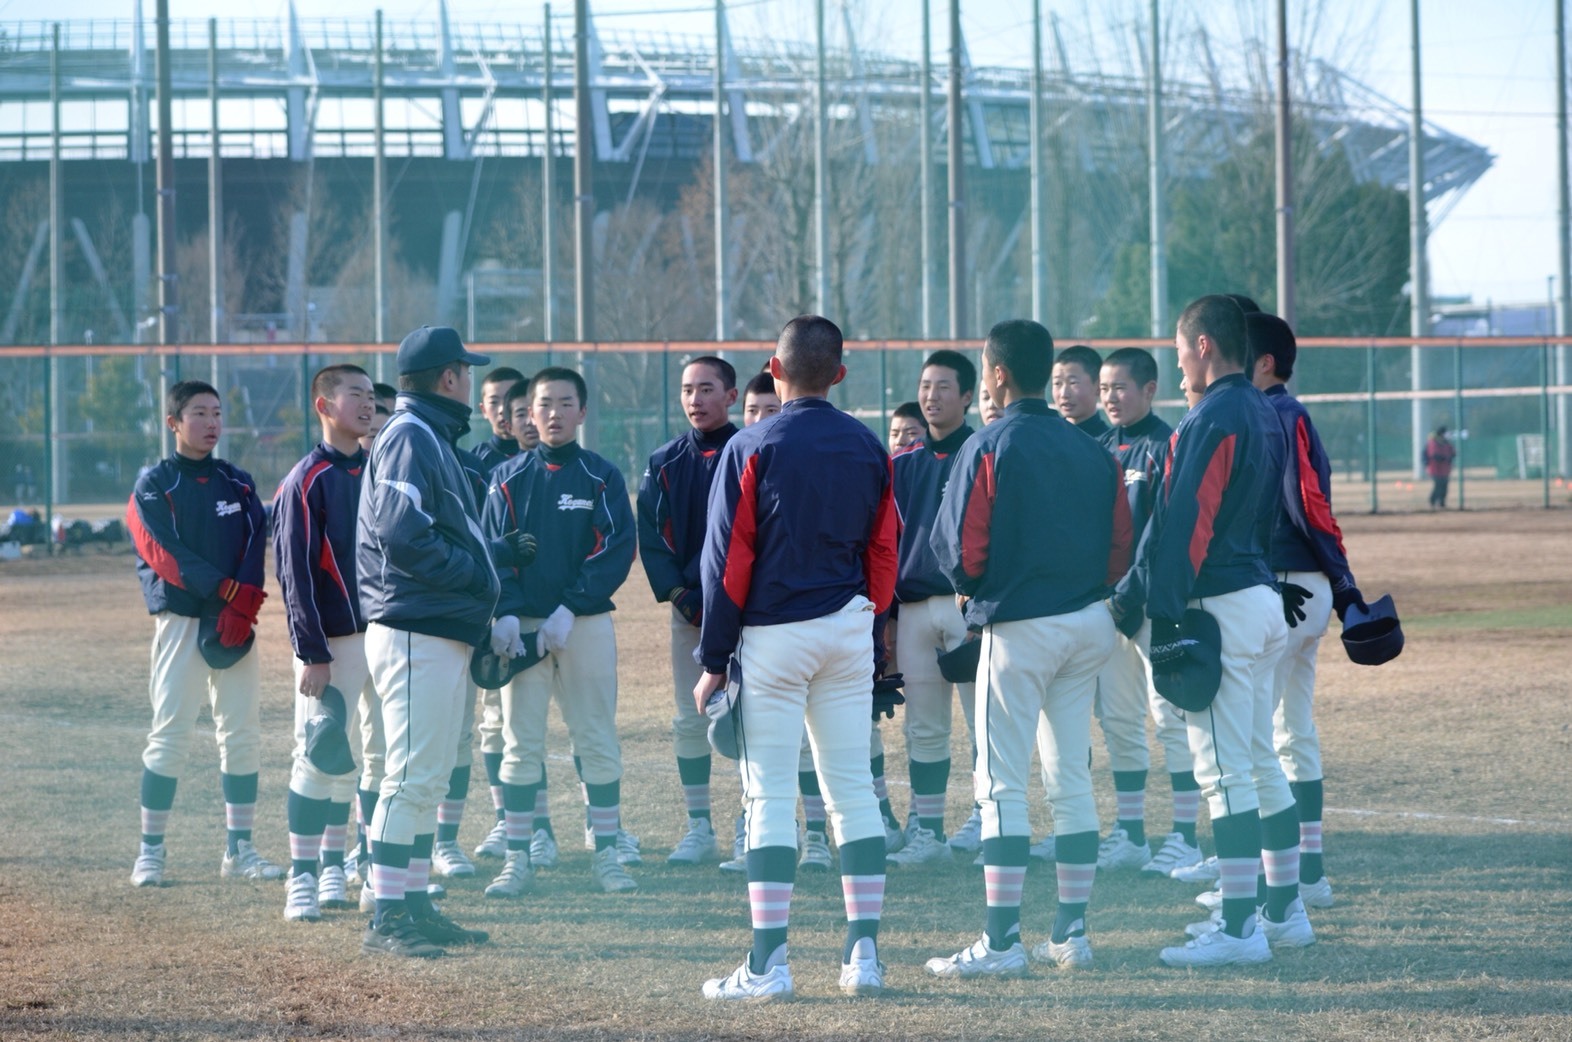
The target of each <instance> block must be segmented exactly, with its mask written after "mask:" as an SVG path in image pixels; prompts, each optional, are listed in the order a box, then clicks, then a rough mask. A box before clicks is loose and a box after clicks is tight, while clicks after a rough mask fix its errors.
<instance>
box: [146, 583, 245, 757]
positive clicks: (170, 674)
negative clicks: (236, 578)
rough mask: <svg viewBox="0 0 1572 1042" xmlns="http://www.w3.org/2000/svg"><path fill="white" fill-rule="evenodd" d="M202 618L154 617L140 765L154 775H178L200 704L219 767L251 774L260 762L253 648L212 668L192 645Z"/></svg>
mask: <svg viewBox="0 0 1572 1042" xmlns="http://www.w3.org/2000/svg"><path fill="white" fill-rule="evenodd" d="M200 625H201V623H200V622H199V620H197V619H193V618H191V617H190V616H187V615H176V614H175V613H174V612H168V611H161V612H159V613H158V614H157V615H155V616H154V617H153V648H152V656H151V659H152V665H151V669H150V671H149V679H148V685H147V688H148V697H149V699H150V700H151V702H152V704H153V726H152V728H151V730H149V731H148V734H147V748H145V749H144V750H143V751H142V764H143V766H145V767H146V768H147V769H148V770H150V771H152V772H153V773H154V774H160V775H163V776H164V777H166V778H178V777H180V773H181V772H182V771H183V770H185V766H186V761H187V760H189V759H190V757H191V740H192V738H193V737H194V736H195V734H196V721H197V715H198V714H199V713H200V712H201V711H202V703H203V702H207V703H209V704H210V705H211V707H212V711H213V728H214V730H215V731H216V732H217V736H218V763H219V770H221V771H223V772H224V773H225V774H256V773H257V770H258V769H259V767H260V766H261V763H262V717H261V708H260V703H261V693H260V686H259V677H260V671H259V669H258V667H257V651H256V649H255V647H253V648H252V650H251V651H250V652H248V653H247V654H246V656H245V657H244V658H242V659H241V660H240V661H239V662H236V663H235V664H234V665H233V666H230V667H229V668H228V669H214V668H213V667H212V666H209V665H208V664H207V660H206V659H204V658H203V657H202V652H201V650H200V649H198V647H197V633H198V629H199V627H200Z"/></svg>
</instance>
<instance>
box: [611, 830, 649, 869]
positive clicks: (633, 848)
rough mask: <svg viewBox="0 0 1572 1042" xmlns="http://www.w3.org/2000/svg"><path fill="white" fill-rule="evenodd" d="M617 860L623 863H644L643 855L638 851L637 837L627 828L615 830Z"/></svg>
mask: <svg viewBox="0 0 1572 1042" xmlns="http://www.w3.org/2000/svg"><path fill="white" fill-rule="evenodd" d="M617 860H618V861H620V862H622V863H623V864H624V865H642V864H644V855H642V854H640V853H639V837H637V836H635V835H634V834H633V833H631V832H629V831H628V830H627V829H618V830H617Z"/></svg>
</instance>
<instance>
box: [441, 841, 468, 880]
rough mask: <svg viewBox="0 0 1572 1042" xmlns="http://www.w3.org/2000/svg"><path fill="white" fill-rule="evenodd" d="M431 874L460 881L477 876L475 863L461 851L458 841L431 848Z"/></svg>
mask: <svg viewBox="0 0 1572 1042" xmlns="http://www.w3.org/2000/svg"><path fill="white" fill-rule="evenodd" d="M431 874H432V875H434V876H446V877H447V878H449V879H458V878H461V877H464V876H472V875H474V874H475V862H473V861H471V860H470V859H469V857H468V855H466V854H465V853H464V851H462V850H460V849H459V845H458V843H457V842H456V841H453V840H449V841H448V842H446V843H438V844H436V845H435V846H433V847H432V848H431Z"/></svg>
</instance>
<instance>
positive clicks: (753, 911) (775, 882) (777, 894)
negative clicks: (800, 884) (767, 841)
mask: <svg viewBox="0 0 1572 1042" xmlns="http://www.w3.org/2000/svg"><path fill="white" fill-rule="evenodd" d="M796 872H797V852H796V851H795V850H794V849H792V848H791V847H759V848H757V849H755V850H750V851H748V914H749V917H750V918H751V919H752V921H753V949H752V951H751V952H750V953H749V955H748V968H749V969H751V970H752V971H753V972H754V973H763V972H765V971H766V970H768V969H769V968H770V967H771V966H773V965H776V964H777V963H780V962H784V961H785V959H786V924H787V921H788V920H789V919H790V918H791V892H792V883H793V881H794V880H795V878H796Z"/></svg>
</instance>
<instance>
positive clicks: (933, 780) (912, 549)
mask: <svg viewBox="0 0 1572 1042" xmlns="http://www.w3.org/2000/svg"><path fill="white" fill-rule="evenodd" d="M976 386H977V367H976V366H974V365H973V364H972V362H971V360H970V359H969V358H967V357H966V356H965V355H963V354H961V353H960V352H959V351H950V350H942V351H935V352H934V353H932V354H930V355H929V356H928V358H927V360H926V361H925V362H924V363H923V368H922V373H921V375H920V377H919V381H918V385H917V398H918V400H919V401H920V402H921V403H922V410H923V416H924V419H925V420H926V421H927V425H928V431H929V436H928V438H927V440H926V441H925V442H922V443H920V444H916V445H914V446H913V447H911V448H910V449H908V450H907V451H905V452H901V453H898V454H897V455H896V456H895V459H894V468H895V508H896V511H897V515H898V517H899V519H900V570H899V572H898V573H897V575H896V580H895V599H896V602H897V608H896V611H897V612H898V614H899V621H898V622H897V627H898V629H897V631H896V632H897V635H898V637H897V641H896V645H897V650H896V654H895V665H896V668H897V669H899V670H900V672H901V674H902V676H904V677H905V680H906V685H905V694H906V711H905V731H906V750H907V756H908V758H909V762H908V768H909V770H910V772H911V773H910V778H911V786H912V808H913V810H914V811H915V812H916V817H917V823H916V827H915V828H914V829H913V830H912V831H911V832H910V833H909V834H908V835H907V837H906V843H905V845H904V846H903V847H902V848H901V849H900V850H897V851H895V852H893V853H891V854H890V855H889V861H890V862H891V863H892V864H897V865H920V864H934V863H947V862H949V861H950V847H949V846H948V844H947V842H946V837H945V832H944V802H945V793H946V791H947V790H948V788H949V784H950V723H951V720H952V706H953V705H954V702H955V694H954V692H953V690H952V685H951V684H950V682H949V681H947V680H945V679H944V677H942V676H941V675H940V674H939V663H938V660H937V658H936V657H935V655H934V652H935V649H939V650H949V649H950V648H953V647H955V646H956V645H958V644H960V643H961V642H962V641H964V640H965V639H966V638H967V631H966V620H965V619H963V618H962V617H961V612H960V609H959V608H957V607H956V604H955V589H954V587H953V586H951V585H950V580H949V577H948V576H947V575H945V573H944V571H943V569H942V568H940V566H939V561H938V558H936V557H935V556H934V553H933V550H932V549H931V548H930V546H929V536H930V535H932V533H933V528H934V521H935V519H936V518H937V517H938V514H939V501H940V499H941V498H942V497H943V495H944V487H945V482H947V481H948V480H949V477H950V465H951V463H952V462H953V461H954V459H955V454H956V453H957V452H958V451H959V450H960V448H961V446H962V445H964V444H965V443H966V439H968V438H970V437H971V436H972V433H973V431H972V428H971V427H970V426H968V425H967V423H966V412H967V410H968V409H969V408H970V407H971V404H972V393H973V391H974V389H975V388H976ZM959 690H960V697H961V700H962V704H963V705H964V704H966V703H968V702H970V701H971V699H972V697H973V689H972V685H970V684H961V685H959ZM971 722H972V721H971V714H970V713H967V724H968V728H969V729H970V727H971Z"/></svg>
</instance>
